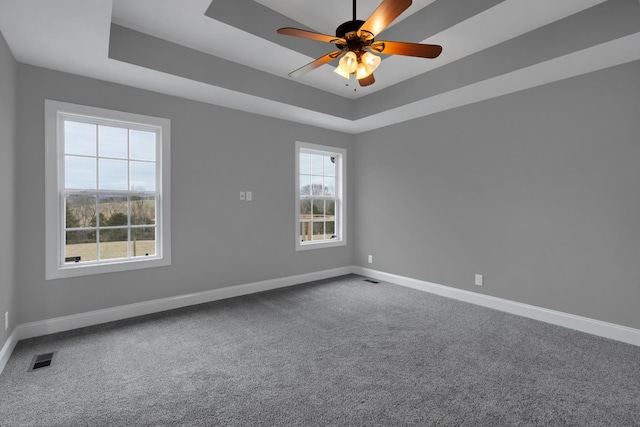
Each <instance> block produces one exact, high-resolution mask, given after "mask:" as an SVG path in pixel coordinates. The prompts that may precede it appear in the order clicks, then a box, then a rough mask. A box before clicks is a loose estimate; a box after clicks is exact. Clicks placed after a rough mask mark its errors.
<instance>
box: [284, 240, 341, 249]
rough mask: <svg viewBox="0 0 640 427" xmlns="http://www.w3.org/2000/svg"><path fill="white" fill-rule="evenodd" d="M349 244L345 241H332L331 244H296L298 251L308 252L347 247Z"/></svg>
mask: <svg viewBox="0 0 640 427" xmlns="http://www.w3.org/2000/svg"><path fill="white" fill-rule="evenodd" d="M346 244H347V242H346V241H345V240H332V241H329V242H304V243H301V242H298V243H297V244H296V251H307V250H311V249H322V248H333V247H336V246H345V245H346Z"/></svg>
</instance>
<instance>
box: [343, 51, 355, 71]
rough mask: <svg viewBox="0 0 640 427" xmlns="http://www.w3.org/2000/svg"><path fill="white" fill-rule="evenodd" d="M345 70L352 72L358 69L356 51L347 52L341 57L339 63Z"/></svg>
mask: <svg viewBox="0 0 640 427" xmlns="http://www.w3.org/2000/svg"><path fill="white" fill-rule="evenodd" d="M338 66H339V67H340V68H342V70H343V71H344V72H346V73H347V74H351V73H353V72H355V71H356V68H357V67H358V57H357V56H356V54H355V53H354V52H347V53H346V54H345V55H344V56H343V57H342V58H341V59H340V65H338Z"/></svg>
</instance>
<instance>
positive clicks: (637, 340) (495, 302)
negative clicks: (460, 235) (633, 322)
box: [352, 266, 640, 346]
mask: <svg viewBox="0 0 640 427" xmlns="http://www.w3.org/2000/svg"><path fill="white" fill-rule="evenodd" d="M352 272H353V273H355V274H360V275H362V276H367V277H371V278H374V279H378V280H382V281H385V282H389V283H393V284H396V285H401V286H406V287H409V288H413V289H418V290H420V291H424V292H429V293H432V294H436V295H441V296H445V297H448V298H453V299H457V300H460V301H465V302H469V303H472V304H476V305H481V306H483V307H489V308H493V309H496V310H500V311H504V312H507V313H511V314H516V315H518V316H523V317H528V318H530V319H535V320H540V321H542V322H547V323H551V324H554V325H558V326H563V327H565V328H570V329H575V330H577V331H581V332H586V333H588V334H592V335H597V336H601V337H605V338H609V339H613V340H616V341H622V342H625V343H628V344H633V345H637V346H640V330H639V329H634V328H629V327H627V326H622V325H616V324H614V323H607V322H602V321H600V320H595V319H590V318H588V317H582V316H576V315H573V314H568V313H563V312H561V311H555V310H549V309H546V308H542V307H537V306H535V305H529V304H523V303H520V302H515V301H510V300H506V299H502V298H497V297H492V296H489V295H483V294H479V293H476V292H470V291H465V290H463V289H457V288H452V287H450V286H444V285H439V284H437V283H431V282H425V281H422V280H417V279H412V278H410V277H404V276H398V275H396V274H390V273H385V272H382V271H377V270H372V269H369V268H364V267H356V266H354V267H353V270H352Z"/></svg>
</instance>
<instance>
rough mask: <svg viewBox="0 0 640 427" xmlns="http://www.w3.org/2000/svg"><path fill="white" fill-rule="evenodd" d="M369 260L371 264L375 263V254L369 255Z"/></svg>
mask: <svg viewBox="0 0 640 427" xmlns="http://www.w3.org/2000/svg"><path fill="white" fill-rule="evenodd" d="M368 261H369V264H373V255H369V259H368Z"/></svg>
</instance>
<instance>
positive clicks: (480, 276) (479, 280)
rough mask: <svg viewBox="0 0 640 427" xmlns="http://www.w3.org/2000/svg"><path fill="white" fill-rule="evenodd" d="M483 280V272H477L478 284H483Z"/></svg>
mask: <svg viewBox="0 0 640 427" xmlns="http://www.w3.org/2000/svg"><path fill="white" fill-rule="evenodd" d="M482 280H483V277H482V274H476V285H478V286H482Z"/></svg>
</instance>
